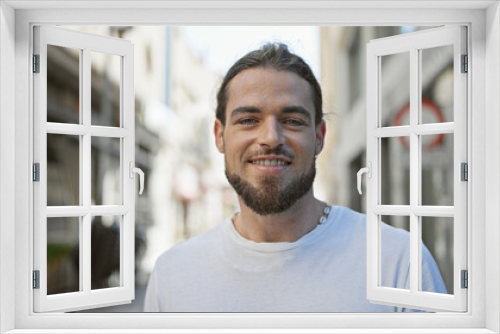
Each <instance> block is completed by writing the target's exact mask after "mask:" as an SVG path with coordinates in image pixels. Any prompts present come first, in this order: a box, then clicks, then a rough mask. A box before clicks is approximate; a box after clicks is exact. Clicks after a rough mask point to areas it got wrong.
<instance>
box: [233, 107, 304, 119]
mask: <svg viewBox="0 0 500 334" xmlns="http://www.w3.org/2000/svg"><path fill="white" fill-rule="evenodd" d="M281 112H282V113H283V114H300V115H302V116H304V117H305V118H307V119H308V120H309V121H310V120H311V119H312V116H311V112H310V111H309V110H307V109H306V108H304V107H302V106H287V107H284V108H282V109H281ZM259 113H261V110H260V109H259V108H257V107H250V106H248V107H247V106H244V107H238V108H236V109H234V110H233V111H232V112H231V118H235V117H237V116H238V115H240V114H259Z"/></svg>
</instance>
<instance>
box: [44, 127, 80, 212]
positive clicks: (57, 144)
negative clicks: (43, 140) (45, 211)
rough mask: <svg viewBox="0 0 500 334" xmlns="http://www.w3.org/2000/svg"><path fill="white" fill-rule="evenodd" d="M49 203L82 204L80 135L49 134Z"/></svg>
mask: <svg viewBox="0 0 500 334" xmlns="http://www.w3.org/2000/svg"><path fill="white" fill-rule="evenodd" d="M42 172H43V171H42ZM47 205H48V206H60V205H80V138H79V136H71V135H59V134H47Z"/></svg>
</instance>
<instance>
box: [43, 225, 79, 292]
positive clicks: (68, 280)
mask: <svg viewBox="0 0 500 334" xmlns="http://www.w3.org/2000/svg"><path fill="white" fill-rule="evenodd" d="M79 241H80V218H78V217H65V218H59V217H58V218H47V294H48V295H53V294H58V293H66V292H76V291H80V246H79V243H80V242H79Z"/></svg>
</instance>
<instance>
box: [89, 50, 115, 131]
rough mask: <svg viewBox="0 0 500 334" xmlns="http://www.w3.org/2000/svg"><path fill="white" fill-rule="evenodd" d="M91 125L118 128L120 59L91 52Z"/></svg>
mask: <svg viewBox="0 0 500 334" xmlns="http://www.w3.org/2000/svg"><path fill="white" fill-rule="evenodd" d="M91 62H92V92H91V99H92V102H91V104H92V116H91V118H92V120H91V123H92V125H101V126H114V127H119V126H120V124H121V123H120V109H121V99H120V82H121V57H120V56H116V55H110V54H106V53H100V52H91Z"/></svg>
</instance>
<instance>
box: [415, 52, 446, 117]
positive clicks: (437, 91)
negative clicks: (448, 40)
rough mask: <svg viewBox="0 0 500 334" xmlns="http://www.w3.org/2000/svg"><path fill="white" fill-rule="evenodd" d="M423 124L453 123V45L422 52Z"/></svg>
mask: <svg viewBox="0 0 500 334" xmlns="http://www.w3.org/2000/svg"><path fill="white" fill-rule="evenodd" d="M420 55H421V59H422V80H421V83H422V90H421V92H422V109H421V110H422V113H421V115H420V117H421V124H427V123H441V122H453V45H446V46H440V47H437V48H430V49H423V50H421V51H420Z"/></svg>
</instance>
